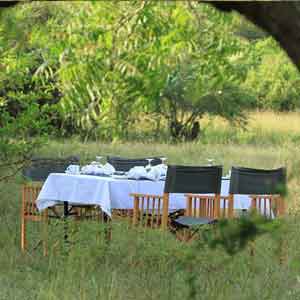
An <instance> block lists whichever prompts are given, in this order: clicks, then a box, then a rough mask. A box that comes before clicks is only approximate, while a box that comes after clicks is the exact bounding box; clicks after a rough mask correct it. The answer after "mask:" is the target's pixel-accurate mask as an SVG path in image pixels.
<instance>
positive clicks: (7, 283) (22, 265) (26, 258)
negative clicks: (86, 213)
mask: <svg viewBox="0 0 300 300" xmlns="http://www.w3.org/2000/svg"><path fill="white" fill-rule="evenodd" d="M264 116H265V117H266V116H267V115H264ZM293 118H295V120H296V119H297V115H295V116H294V115H291V120H294V119H293ZM270 119H271V120H273V119H272V117H270ZM280 120H285V118H283V117H282V119H280ZM286 120H288V119H286ZM258 121H259V120H258V119H257V122H254V124H253V125H251V126H253V128H260V126H261V127H263V126H266V124H265V123H264V122H266V121H264V120H262V121H261V123H260V125H259V122H258ZM270 122H271V121H270ZM272 122H274V124H277V123H278V121H272ZM284 124H285V125H283V126H282V127H281V126H279V125H278V126H277V129H276V130H275V129H274V134H276V135H278V136H279V137H280V139H281V140H280V141H281V142H278V141H279V140H276V143H273V142H272V143H265V142H264V140H263V139H264V137H265V136H266V134H267V133H266V132H267V128H265V127H263V129H262V134H261V136H260V137H257V136H256V138H257V142H255V143H249V144H246V145H245V144H242V143H241V144H239V143H236V144H233V143H231V144H229V141H228V142H226V143H225V142H224V140H220V141H218V140H217V139H216V141H214V142H211V143H202V142H201V140H199V141H198V142H195V143H184V144H177V145H175V144H167V143H138V142H135V143H129V142H127V143H114V144H107V143H101V142H90V143H82V142H80V141H79V140H76V139H73V140H65V141H51V142H50V143H49V144H48V145H47V146H45V147H44V148H43V149H41V150H39V151H38V153H37V154H39V155H47V156H67V155H79V156H80V158H81V160H82V163H84V162H86V161H90V160H91V159H94V157H95V155H100V154H102V155H105V154H115V155H126V156H129V157H136V156H148V155H149V156H150V155H151V156H152V155H164V156H167V157H168V162H169V163H173V164H192V165H196V164H204V163H205V164H206V163H207V161H206V159H207V158H215V160H216V162H217V163H220V164H223V165H224V169H225V170H224V172H225V173H227V171H228V169H229V167H230V166H232V165H241V166H249V167H258V168H273V167H278V166H281V165H285V166H287V168H288V178H289V181H288V188H289V195H288V205H289V208H290V215H289V216H288V217H286V218H285V226H283V227H282V229H281V231H278V232H273V234H266V235H262V236H259V237H258V238H257V240H256V242H255V255H254V256H253V257H252V256H250V255H249V248H247V247H246V248H245V249H244V250H242V251H241V252H240V253H238V254H236V255H234V256H230V255H228V254H227V253H226V252H225V251H224V250H223V249H221V248H216V249H210V248H209V247H208V246H207V245H205V244H201V245H199V244H197V243H196V242H194V243H190V244H186V243H181V242H179V241H177V240H176V239H175V238H174V236H173V235H172V234H170V233H161V232H159V231H151V230H148V231H146V232H144V233H140V232H138V231H136V230H133V229H128V226H127V223H124V222H113V224H112V240H111V242H110V243H107V242H106V240H105V239H104V238H103V232H104V230H105V225H99V224H96V223H93V222H90V223H81V224H79V226H75V225H72V224H70V226H71V228H73V227H72V226H75V227H74V230H73V231H72V232H73V233H72V234H73V235H72V238H73V239H74V240H76V243H75V244H73V245H71V246H70V247H67V246H66V245H64V244H63V243H60V244H59V247H58V248H57V247H54V246H53V245H54V244H55V242H56V241H60V242H61V241H62V240H63V225H62V224H61V223H60V222H57V224H52V225H51V227H50V228H51V235H50V239H51V243H50V255H49V256H48V257H46V258H45V257H43V256H42V253H41V250H40V249H37V250H35V251H30V252H28V253H26V254H23V253H21V252H20V249H19V236H20V230H19V228H20V218H19V215H20V202H21V201H20V182H21V181H20V178H18V177H17V178H15V179H14V180H13V181H10V182H5V183H4V182H2V183H0V187H1V196H0V203H1V209H0V225H1V226H0V299H1V300H4V299H5V300H6V299H9V300H11V299H12V300H14V299H16V300H17V299H18V300H19V299H24V300H25V299H26V300H27V299H28V300H29V299H30V300H31V299H41V300H44V299H45V300H56V299H57V300H61V299H66V300H67V299H80V300H81V299H82V300H85V299H142V300H143V299H145V300H146V299H147V300H148V299H180V300H184V299H211V300H215V299H217V300H218V299H220V300H224V299H225V300H226V299H228V300H240V299H266V300H267V299H293V300H294V299H300V278H299V272H300V264H299V261H300V260H299V259H300V251H299V243H300V236H299V229H298V228H299V226H300V221H299V220H298V202H299V200H298V199H300V197H299V196H300V188H299V187H300V182H299V178H300V176H299V175H300V157H299V146H298V145H297V143H295V141H291V140H289V139H287V138H286V137H287V134H286V133H287V132H289V131H285V130H286V129H283V128H286V127H288V126H291V127H293V128H294V130H293V132H294V133H295V134H298V132H299V131H300V129H298V127H297V125H293V124H297V123H293V122H292V121H290V122H286V123H284ZM255 126H257V127H255ZM274 127H275V125H274ZM220 128H222V127H220ZM239 138H241V136H239ZM259 138H262V140H260V141H259V140H258V139H259ZM211 139H213V137H211ZM32 230H33V229H32ZM31 233H33V232H31ZM32 237H33V234H31V235H29V236H28V238H32ZM282 240H284V241H285V242H284V248H285V251H286V259H285V261H284V263H283V264H280V263H279V261H280V260H279V258H280V257H279V254H278V245H279V241H281V243H282ZM57 249H58V250H57Z"/></svg>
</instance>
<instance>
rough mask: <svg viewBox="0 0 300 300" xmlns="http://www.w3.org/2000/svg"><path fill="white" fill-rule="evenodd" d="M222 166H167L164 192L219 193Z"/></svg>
mask: <svg viewBox="0 0 300 300" xmlns="http://www.w3.org/2000/svg"><path fill="white" fill-rule="evenodd" d="M221 181H222V166H204V167H194V166H168V171H167V177H166V184H165V190H164V192H165V193H192V194H220V191H221Z"/></svg>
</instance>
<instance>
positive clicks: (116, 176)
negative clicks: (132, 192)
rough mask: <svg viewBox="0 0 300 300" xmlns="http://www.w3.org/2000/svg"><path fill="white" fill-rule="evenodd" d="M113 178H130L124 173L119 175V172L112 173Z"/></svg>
mask: <svg viewBox="0 0 300 300" xmlns="http://www.w3.org/2000/svg"><path fill="white" fill-rule="evenodd" d="M111 177H112V178H115V179H128V176H127V175H125V174H123V175H117V174H113V175H111Z"/></svg>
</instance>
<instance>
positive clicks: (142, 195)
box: [129, 193, 164, 199]
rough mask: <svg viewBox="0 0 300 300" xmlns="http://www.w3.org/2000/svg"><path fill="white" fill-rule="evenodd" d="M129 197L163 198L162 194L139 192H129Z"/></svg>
mask: <svg viewBox="0 0 300 300" xmlns="http://www.w3.org/2000/svg"><path fill="white" fill-rule="evenodd" d="M129 195H130V196H131V197H139V198H140V197H149V198H161V199H163V197H164V196H163V195H151V194H139V193H130V194H129Z"/></svg>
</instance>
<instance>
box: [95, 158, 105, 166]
mask: <svg viewBox="0 0 300 300" xmlns="http://www.w3.org/2000/svg"><path fill="white" fill-rule="evenodd" d="M102 158H103V156H96V162H97V165H98V166H99V167H102V164H101V161H102Z"/></svg>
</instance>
